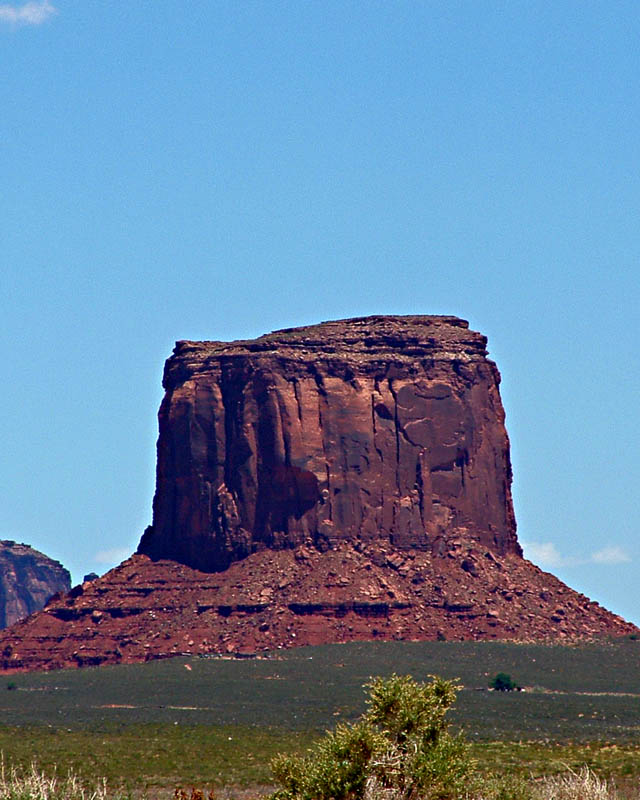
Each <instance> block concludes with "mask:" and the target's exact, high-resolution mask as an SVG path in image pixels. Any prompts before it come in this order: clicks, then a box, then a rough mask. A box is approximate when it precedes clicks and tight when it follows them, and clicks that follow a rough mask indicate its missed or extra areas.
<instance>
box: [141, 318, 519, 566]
mask: <svg viewBox="0 0 640 800" xmlns="http://www.w3.org/2000/svg"><path fill="white" fill-rule="evenodd" d="M499 382H500V375H499V373H498V370H497V368H496V366H495V364H494V363H493V362H492V361H490V360H489V359H488V358H487V352H486V339H485V337H484V336H481V335H480V334H478V333H475V332H473V331H470V330H469V329H468V323H466V322H465V321H463V320H460V319H457V318H456V317H437V316H412V317H365V318H357V319H349V320H342V321H338V322H327V323H322V324H320V325H314V326H310V327H306V328H295V329H287V330H283V331H277V332H275V333H272V334H269V335H267V336H263V337H261V338H259V339H256V340H254V341H244V342H232V343H222V342H179V343H178V344H177V346H176V348H175V351H174V354H173V356H172V357H171V358H170V359H169V360H168V361H167V364H166V368H165V375H164V387H165V390H166V395H165V398H164V401H163V403H162V406H161V409H160V414H159V422H160V436H159V441H158V467H157V485H156V495H155V499H154V507H153V525H152V526H151V527H150V528H149V529H147V531H146V532H145V535H144V537H143V539H142V541H141V544H140V547H139V552H140V553H144V554H147V555H149V556H151V557H152V558H153V559H159V558H171V559H176V560H178V561H181V562H183V563H184V564H187V565H189V566H192V567H195V568H197V569H201V570H206V571H218V570H223V569H226V568H227V567H228V566H229V565H230V564H231V563H232V562H234V561H237V560H239V559H242V558H246V557H247V556H248V555H250V554H251V553H254V552H257V551H260V550H262V549H265V548H269V549H273V550H278V549H281V548H291V547H296V546H298V545H301V544H303V543H307V544H310V545H312V546H314V547H316V548H317V549H319V550H326V549H328V548H331V547H335V546H336V545H337V544H339V543H341V542H345V541H350V542H352V543H353V542H362V543H367V542H373V541H376V542H388V543H390V544H392V545H393V546H394V547H396V548H400V549H408V548H409V549H418V550H428V551H430V552H433V553H437V552H438V550H444V549H446V540H447V539H448V538H451V537H452V536H454V537H455V536H456V535H461V534H464V535H465V536H470V537H471V538H473V539H475V540H476V541H477V542H479V543H481V544H482V545H484V546H486V547H488V548H490V549H491V550H492V551H494V552H495V553H497V554H501V555H504V554H507V553H516V554H520V553H521V551H520V548H519V545H518V542H517V539H516V535H515V518H514V514H513V507H512V500H511V489H510V484H511V466H510V461H509V442H508V438H507V434H506V431H505V427H504V412H503V409H502V404H501V401H500V395H499V390H498V386H499Z"/></svg>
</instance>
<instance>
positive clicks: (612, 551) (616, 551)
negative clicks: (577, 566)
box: [591, 545, 631, 564]
mask: <svg viewBox="0 0 640 800" xmlns="http://www.w3.org/2000/svg"><path fill="white" fill-rule="evenodd" d="M591 561H593V563H594V564H628V563H629V562H630V561H631V558H630V557H629V555H628V553H625V551H624V550H623V549H622V548H621V547H618V545H614V546H613V547H603V548H602V550H597V551H596V552H595V553H592V554H591Z"/></svg>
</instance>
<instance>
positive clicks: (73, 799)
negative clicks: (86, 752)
mask: <svg viewBox="0 0 640 800" xmlns="http://www.w3.org/2000/svg"><path fill="white" fill-rule="evenodd" d="M0 800H124V796H123V795H122V794H119V793H115V794H110V793H109V792H108V790H107V782H106V780H103V781H102V782H101V783H98V784H97V785H96V786H94V787H87V786H86V785H85V784H84V783H83V782H82V781H81V780H80V778H79V777H78V776H77V775H75V774H73V773H71V772H70V773H69V774H68V775H67V776H66V777H65V778H59V777H58V776H57V775H53V776H47V775H45V774H44V772H42V771H41V770H39V769H38V767H37V765H36V764H32V765H31V767H30V768H29V769H28V770H25V771H19V770H17V769H16V768H15V767H11V768H7V767H6V766H5V763H4V760H3V761H2V764H1V766H0Z"/></svg>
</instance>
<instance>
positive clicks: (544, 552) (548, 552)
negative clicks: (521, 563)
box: [522, 542, 568, 567]
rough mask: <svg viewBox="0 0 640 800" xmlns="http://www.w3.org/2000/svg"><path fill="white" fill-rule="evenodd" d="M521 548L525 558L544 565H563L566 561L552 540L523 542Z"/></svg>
mask: <svg viewBox="0 0 640 800" xmlns="http://www.w3.org/2000/svg"><path fill="white" fill-rule="evenodd" d="M522 549H523V550H524V554H525V557H526V558H528V559H529V560H530V561H533V562H534V563H536V564H541V565H542V566H544V567H563V566H566V564H567V563H568V562H567V559H566V558H565V557H564V556H562V555H561V554H560V553H559V551H558V549H557V548H556V546H555V544H553V542H523V543H522Z"/></svg>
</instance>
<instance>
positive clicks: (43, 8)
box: [0, 0, 57, 25]
mask: <svg viewBox="0 0 640 800" xmlns="http://www.w3.org/2000/svg"><path fill="white" fill-rule="evenodd" d="M56 13H57V9H56V7H55V6H54V5H53V4H52V3H50V2H49V0H41V1H40V2H29V3H23V4H22V5H21V6H15V5H9V4H8V3H2V4H1V5H0V22H8V23H9V24H11V25H41V24H42V23H43V22H46V21H47V20H48V19H49V17H52V16H53V15H54V14H56Z"/></svg>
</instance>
